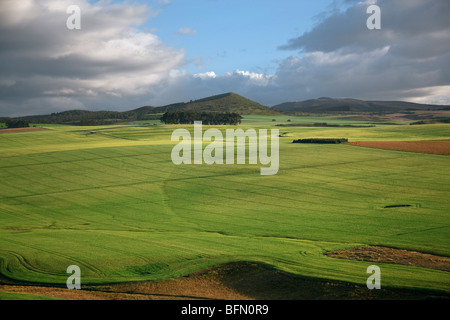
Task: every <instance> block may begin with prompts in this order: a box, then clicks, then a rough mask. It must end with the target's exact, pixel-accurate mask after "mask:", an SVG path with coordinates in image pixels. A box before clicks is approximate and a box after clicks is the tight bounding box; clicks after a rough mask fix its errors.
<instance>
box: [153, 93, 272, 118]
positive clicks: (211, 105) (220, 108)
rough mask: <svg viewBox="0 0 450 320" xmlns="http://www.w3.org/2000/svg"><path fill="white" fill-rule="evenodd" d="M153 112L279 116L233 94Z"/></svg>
mask: <svg viewBox="0 0 450 320" xmlns="http://www.w3.org/2000/svg"><path fill="white" fill-rule="evenodd" d="M155 111H159V112H167V111H190V112H235V113H239V114H252V115H276V114H280V112H279V111H276V110H273V109H272V108H269V107H266V106H263V105H261V104H259V103H257V102H255V101H252V100H250V99H247V98H244V97H242V96H240V95H238V94H236V93H233V92H229V93H225V94H220V95H216V96H211V97H207V98H203V99H199V100H195V101H190V102H188V103H176V104H171V105H167V106H163V107H159V108H156V110H155Z"/></svg>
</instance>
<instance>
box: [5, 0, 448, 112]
mask: <svg viewBox="0 0 450 320" xmlns="http://www.w3.org/2000/svg"><path fill="white" fill-rule="evenodd" d="M71 5H75V6H78V8H80V15H79V17H80V20H79V21H80V29H73V28H68V27H67V21H68V20H70V21H74V20H73V16H72V14H73V11H70V12H67V9H68V8H69V7H70V6H71ZM371 5H377V6H378V7H379V8H380V16H379V17H380V23H381V28H380V29H369V28H368V27H367V24H366V22H367V20H368V19H370V18H371V15H372V12H369V13H368V12H367V8H368V7H369V6H371ZM448 17H450V1H447V0H395V1H393V0H367V1H354V0H315V1H299V0H276V1H274V0H272V1H270V0H151V1H142V0H134V1H132V0H123V1H120V0H111V1H106V0H100V1H94V0H90V1H89V0H21V1H17V0H1V1H0V116H21V115H34V114H47V113H52V112H61V111H65V110H71V109H84V110H118V111H125V110H131V109H134V108H138V107H141V106H148V105H150V106H162V105H166V104H170V103H176V102H183V101H184V102H186V101H190V100H195V99H200V98H204V97H207V96H212V95H216V94H221V93H226V92H235V93H238V94H240V95H243V96H245V97H247V98H249V99H252V100H254V101H257V102H259V103H261V104H263V105H267V106H273V105H276V104H279V103H283V102H287V101H302V100H306V99H312V98H318V97H334V98H356V99H364V100H403V101H411V102H419V103H429V104H450V68H449V66H450V19H448Z"/></svg>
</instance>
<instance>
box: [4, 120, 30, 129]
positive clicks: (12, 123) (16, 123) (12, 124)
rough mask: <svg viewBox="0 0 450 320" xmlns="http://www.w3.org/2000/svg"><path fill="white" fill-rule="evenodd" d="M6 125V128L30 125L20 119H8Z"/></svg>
mask: <svg viewBox="0 0 450 320" xmlns="http://www.w3.org/2000/svg"><path fill="white" fill-rule="evenodd" d="M5 124H6V127H8V128H27V127H29V126H30V123H29V122H28V121H25V120H21V119H8V120H6V122H5Z"/></svg>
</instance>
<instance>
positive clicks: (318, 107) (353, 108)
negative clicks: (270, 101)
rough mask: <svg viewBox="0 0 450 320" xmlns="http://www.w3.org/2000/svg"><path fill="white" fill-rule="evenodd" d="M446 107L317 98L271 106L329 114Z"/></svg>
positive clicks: (397, 102)
mask: <svg viewBox="0 0 450 320" xmlns="http://www.w3.org/2000/svg"><path fill="white" fill-rule="evenodd" d="M445 107H447V106H442V105H430V104H419V103H412V102H404V101H364V100H357V99H333V98H318V99H310V100H305V101H298V102H285V103H281V104H278V105H276V106H273V108H274V109H276V110H279V111H282V112H284V113H289V114H292V113H301V112H305V113H329V112H355V113H357V112H387V113H394V112H399V111H412V110H428V109H430V110H439V109H443V108H445Z"/></svg>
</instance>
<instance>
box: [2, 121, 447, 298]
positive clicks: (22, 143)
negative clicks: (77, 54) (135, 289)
mask: <svg viewBox="0 0 450 320" xmlns="http://www.w3.org/2000/svg"><path fill="white" fill-rule="evenodd" d="M274 118H275V119H276V120H277V121H272V119H274ZM287 119H291V121H292V122H299V123H303V122H327V123H343V122H340V121H339V120H330V119H327V120H326V121H323V120H320V119H304V118H296V117H288V116H247V117H245V118H244V120H243V122H242V124H241V127H243V128H255V129H258V128H276V129H279V130H280V133H286V136H285V137H281V138H280V169H279V171H278V174H276V175H273V176H262V175H260V172H259V170H260V167H261V165H260V164H258V165H206V164H203V165H180V166H177V165H174V164H173V163H172V161H171V158H170V155H171V150H172V148H173V146H174V145H175V144H176V143H175V142H172V141H171V139H170V138H171V134H172V132H173V130H174V129H175V128H188V129H192V126H189V125H176V126H175V125H140V123H135V124H133V125H121V126H103V127H72V126H58V125H52V126H45V125H44V126H45V127H47V128H48V130H44V131H35V132H23V133H8V134H1V135H0V149H1V153H0V181H1V187H0V273H1V274H2V275H3V276H6V277H9V278H11V279H15V280H24V281H31V282H38V283H52V284H59V285H64V284H65V283H66V279H67V277H68V274H66V269H67V267H68V266H69V265H73V264H75V265H78V266H79V267H80V268H81V273H82V278H81V281H82V284H100V283H113V282H125V281H140V280H160V279H167V278H171V277H175V276H180V275H184V274H187V273H189V272H192V271H196V270H199V269H203V268H206V267H210V266H214V265H220V264H223V263H227V262H232V261H255V262H262V263H266V264H270V265H273V266H274V267H276V268H278V269H281V270H284V271H288V272H292V273H296V274H301V275H306V276H311V277H320V278H328V279H337V280H342V281H349V282H355V283H358V284H363V285H365V283H366V280H367V277H368V276H369V275H368V274H367V273H366V268H367V267H368V266H369V265H371V264H373V263H370V262H362V261H346V260H339V259H333V258H329V257H327V256H325V255H324V252H326V251H329V250H337V249H341V248H351V247H355V246H359V245H363V244H372V245H383V246H390V247H396V248H404V249H411V250H417V251H422V252H427V253H433V254H438V255H444V256H450V238H449V231H450V224H449V215H450V210H449V208H450V206H449V205H450V171H449V170H448V169H449V165H450V158H449V157H448V156H440V155H430V154H420V153H412V152H400V151H388V150H378V149H370V148H361V147H355V146H350V145H315V144H311V145H300V144H292V143H291V142H292V140H293V139H294V138H295V139H298V138H312V137H326V138H333V137H336V138H348V139H349V141H369V140H392V141H394V140H444V139H446V140H449V139H450V125H449V124H434V125H420V126H409V125H377V126H375V127H370V128H356V127H355V128H348V127H347V128H331V127H329V128H327V127H324V128H309V127H308V128H305V127H275V125H276V124H279V123H286V121H287ZM333 121H334V122H333ZM354 123H355V122H352V123H351V124H354ZM152 124H153V123H152ZM346 124H348V122H346ZM217 128H220V129H222V130H225V128H226V127H224V126H222V127H221V126H217ZM206 129H207V126H204V130H206ZM398 204H409V205H411V206H410V207H401V208H390V209H386V208H384V207H385V206H387V205H398ZM377 265H378V266H379V267H380V268H381V283H382V286H392V287H404V288H420V289H433V290H440V291H443V292H446V293H450V277H449V273H448V272H445V271H438V270H431V269H426V268H420V267H413V266H402V265H395V264H388V263H378V264H377Z"/></svg>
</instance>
